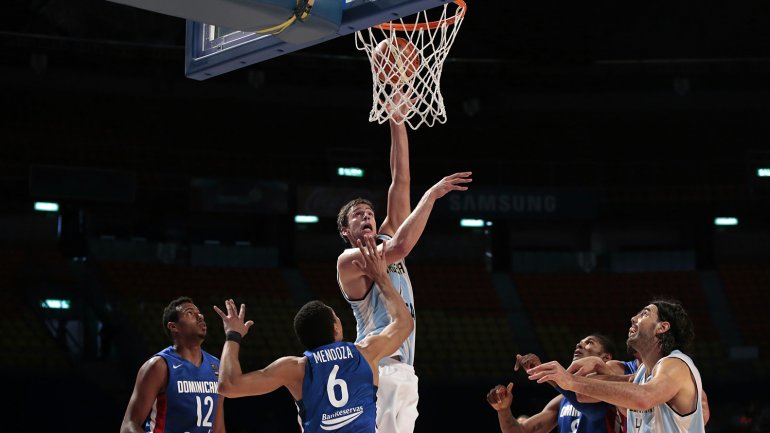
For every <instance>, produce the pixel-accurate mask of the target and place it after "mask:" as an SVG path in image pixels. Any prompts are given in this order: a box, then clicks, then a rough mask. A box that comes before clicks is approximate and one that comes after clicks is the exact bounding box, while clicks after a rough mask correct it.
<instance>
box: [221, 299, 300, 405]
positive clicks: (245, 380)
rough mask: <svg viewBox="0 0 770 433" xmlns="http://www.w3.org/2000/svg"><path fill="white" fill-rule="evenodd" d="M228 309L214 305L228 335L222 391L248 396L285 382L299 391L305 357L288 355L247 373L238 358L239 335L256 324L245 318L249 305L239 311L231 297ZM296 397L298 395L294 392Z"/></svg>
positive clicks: (226, 394) (224, 350)
mask: <svg viewBox="0 0 770 433" xmlns="http://www.w3.org/2000/svg"><path fill="white" fill-rule="evenodd" d="M225 307H226V310H227V313H225V312H223V311H222V310H220V309H219V307H217V306H214V311H216V312H217V314H219V317H221V318H222V323H223V324H224V327H225V335H226V336H227V337H228V338H227V341H225V346H224V348H223V349H222V358H221V359H220V363H219V364H220V365H219V381H218V382H219V384H218V386H219V394H220V395H222V396H225V397H228V398H235V397H245V396H251V395H261V394H267V393H269V392H272V391H275V390H276V389H278V388H280V387H281V386H286V387H287V388H288V389H289V391H290V392H291V393H292V395H294V394H295V392H297V384H300V392H301V383H302V377H303V375H304V365H302V358H299V357H295V356H286V357H283V358H279V359H277V360H275V361H273V363H271V364H270V365H268V366H267V367H265V368H263V369H261V370H256V371H252V372H249V373H246V374H244V373H243V372H242V371H241V363H240V361H239V359H238V355H239V353H240V348H241V344H240V341H239V340H240V339H241V338H243V337H245V336H246V334H247V333H248V331H249V328H250V327H251V326H252V325H253V324H254V322H253V321H251V320H249V321H247V322H244V317H245V313H246V306H245V305H243V304H241V308H240V310H239V311H237V312H236V308H235V302H234V301H233V300H232V299H228V300H227V301H225ZM295 397H296V396H295Z"/></svg>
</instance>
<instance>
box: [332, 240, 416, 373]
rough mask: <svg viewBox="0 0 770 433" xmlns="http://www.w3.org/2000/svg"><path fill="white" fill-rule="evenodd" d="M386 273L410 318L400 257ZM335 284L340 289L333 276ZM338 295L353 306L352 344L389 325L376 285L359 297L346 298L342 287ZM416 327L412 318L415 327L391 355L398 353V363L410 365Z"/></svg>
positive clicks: (407, 288) (408, 291)
mask: <svg viewBox="0 0 770 433" xmlns="http://www.w3.org/2000/svg"><path fill="white" fill-rule="evenodd" d="M377 239H378V240H386V241H389V240H390V239H391V238H390V236H388V235H382V234H380V235H377ZM388 275H389V276H390V281H392V282H393V286H394V287H395V288H396V291H397V292H398V293H399V294H401V297H402V298H404V302H405V303H406V307H407V308H408V309H409V311H410V312H411V313H412V319H414V318H415V314H414V294H413V293H412V282H411V281H410V280H409V273H408V272H407V270H406V265H405V264H404V260H399V261H397V262H395V263H393V264H391V265H390V266H388ZM337 284H338V285H340V290H342V285H341V284H339V275H338V276H337ZM342 296H344V297H345V300H347V301H348V303H350V307H351V308H352V309H353V316H354V317H355V318H356V343H357V342H359V341H361V340H363V339H364V338H366V337H367V336H369V335H378V334H379V333H381V332H382V330H383V329H385V327H386V326H388V325H389V324H390V315H389V314H388V310H387V309H386V308H385V304H383V303H382V300H381V299H380V287H379V286H377V284H372V287H371V289H369V292H368V293H367V294H366V296H364V298H363V299H361V300H350V299H348V296H347V295H346V294H345V291H344V290H342ZM416 329H417V323H416V321H415V330H413V331H412V333H411V334H409V337H407V339H406V340H405V341H404V344H402V345H401V347H399V349H398V350H397V351H396V352H394V353H393V355H392V356H399V357H400V358H401V361H402V362H405V363H407V364H409V365H414V344H415V342H414V337H415V334H416Z"/></svg>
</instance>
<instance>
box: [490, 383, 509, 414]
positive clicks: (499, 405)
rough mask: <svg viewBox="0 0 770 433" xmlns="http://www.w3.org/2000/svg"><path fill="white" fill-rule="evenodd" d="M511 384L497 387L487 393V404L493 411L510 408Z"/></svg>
mask: <svg viewBox="0 0 770 433" xmlns="http://www.w3.org/2000/svg"><path fill="white" fill-rule="evenodd" d="M512 390H513V383H509V384H508V386H507V387H506V386H503V385H497V386H496V387H494V388H492V389H491V390H490V391H489V392H488V393H487V403H489V405H490V406H492V408H493V409H494V410H497V411H501V410H506V409H508V408H509V407H511V403H512V402H513V394H512V393H511V391H512Z"/></svg>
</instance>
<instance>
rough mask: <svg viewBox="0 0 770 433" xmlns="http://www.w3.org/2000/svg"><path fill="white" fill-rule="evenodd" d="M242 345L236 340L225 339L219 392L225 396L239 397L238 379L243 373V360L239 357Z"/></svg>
mask: <svg viewBox="0 0 770 433" xmlns="http://www.w3.org/2000/svg"><path fill="white" fill-rule="evenodd" d="M240 350H241V345H240V343H237V342H235V341H225V347H224V349H222V358H221V359H220V361H219V381H218V382H219V384H218V391H219V394H221V395H223V396H225V397H237V396H238V395H236V394H235V390H236V381H237V380H238V379H239V378H240V377H241V376H242V375H243V372H242V371H241V362H240V360H239V359H238V356H239V354H240Z"/></svg>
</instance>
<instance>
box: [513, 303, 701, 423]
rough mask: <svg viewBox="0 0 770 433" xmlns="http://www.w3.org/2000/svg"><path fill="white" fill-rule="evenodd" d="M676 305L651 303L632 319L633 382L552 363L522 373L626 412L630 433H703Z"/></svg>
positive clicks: (683, 322)
mask: <svg viewBox="0 0 770 433" xmlns="http://www.w3.org/2000/svg"><path fill="white" fill-rule="evenodd" d="M694 335H695V334H694V331H693V326H692V322H691V321H690V318H689V316H688V315H687V312H686V311H685V309H684V307H682V305H681V303H679V302H677V301H674V300H665V299H656V300H653V301H652V302H651V303H650V304H648V305H647V306H645V307H644V308H642V310H641V311H639V312H638V313H637V314H635V315H634V316H633V317H632V318H631V327H630V328H629V330H628V345H629V347H631V348H632V349H634V350H635V351H636V352H637V354H638V356H639V359H640V361H641V364H640V365H639V369H638V371H637V372H636V375H635V376H634V380H633V383H628V382H623V381H608V380H602V378H596V377H590V376H588V377H585V376H578V375H573V374H571V373H569V372H568V371H567V370H566V369H564V367H562V366H561V365H560V364H559V363H558V362H555V361H552V362H549V363H546V364H542V365H539V366H537V367H534V368H532V369H529V370H527V373H528V374H529V375H530V376H529V378H530V380H536V381H537V382H538V383H543V382H549V381H552V382H554V383H556V384H558V385H559V386H560V387H561V388H563V389H568V390H571V391H574V392H576V393H577V394H581V395H585V396H587V397H590V398H593V399H597V400H601V401H605V402H608V403H611V404H614V405H616V406H618V407H621V408H627V411H626V416H627V423H626V430H627V431H628V432H630V433H704V432H705V418H704V411H703V397H702V396H703V384H702V382H701V377H700V372H699V371H698V369H697V368H696V367H695V364H694V363H693V362H692V359H691V358H690V357H689V356H687V355H686V354H685V353H684V352H685V351H687V350H688V348H689V346H690V344H691V343H692V340H693V337H694Z"/></svg>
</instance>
